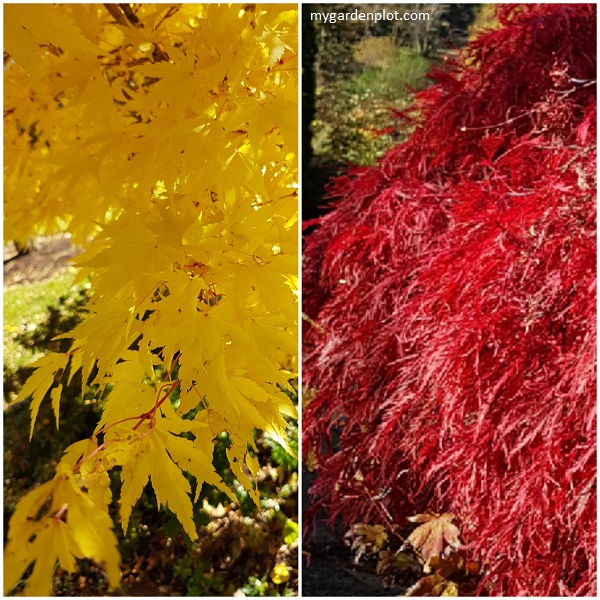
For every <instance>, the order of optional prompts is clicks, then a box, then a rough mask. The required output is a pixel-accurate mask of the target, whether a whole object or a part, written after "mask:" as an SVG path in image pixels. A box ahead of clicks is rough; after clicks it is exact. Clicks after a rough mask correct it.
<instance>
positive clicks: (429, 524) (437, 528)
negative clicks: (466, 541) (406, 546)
mask: <svg viewBox="0 0 600 600" xmlns="http://www.w3.org/2000/svg"><path fill="white" fill-rule="evenodd" d="M453 520H454V515H453V514H451V513H444V514H442V515H437V514H429V513H425V514H419V515H414V516H412V517H409V521H412V522H413V523H421V525H419V527H417V528H416V529H415V530H414V531H413V532H412V533H411V534H410V535H409V536H408V538H407V540H406V541H407V542H408V543H410V544H411V546H412V547H413V548H414V549H415V550H417V551H418V552H419V554H420V555H421V557H422V558H424V559H425V572H426V573H427V572H428V566H429V561H430V560H431V558H433V557H434V556H441V554H442V552H443V551H444V548H445V547H446V546H450V547H451V548H455V549H457V548H460V547H461V543H460V540H459V539H458V536H459V535H460V531H459V530H458V527H457V526H456V525H454V523H453V522H452V521H453Z"/></svg>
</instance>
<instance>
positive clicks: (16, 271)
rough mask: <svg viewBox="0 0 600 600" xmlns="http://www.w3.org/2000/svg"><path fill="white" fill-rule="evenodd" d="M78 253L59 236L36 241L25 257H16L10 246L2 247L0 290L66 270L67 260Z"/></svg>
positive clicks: (16, 253) (23, 255)
mask: <svg viewBox="0 0 600 600" xmlns="http://www.w3.org/2000/svg"><path fill="white" fill-rule="evenodd" d="M79 252H81V249H80V248H77V247H75V246H73V245H72V244H71V240H70V239H69V238H68V237H65V236H63V235H56V236H52V237H42V238H36V239H35V240H34V241H33V242H32V243H31V244H30V247H29V251H28V253H27V254H22V255H19V254H18V252H17V249H16V248H15V247H14V245H13V244H7V245H6V246H4V253H3V254H4V257H3V258H4V289H5V290H9V289H12V288H15V287H17V286H19V285H23V284H24V283H35V282H39V281H45V280H47V279H51V278H53V277H56V276H57V275H60V274H61V273H63V272H64V271H66V270H67V269H68V268H69V259H70V258H72V257H73V256H76V255H77V254H79Z"/></svg>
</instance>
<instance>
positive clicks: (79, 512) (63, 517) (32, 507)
mask: <svg viewBox="0 0 600 600" xmlns="http://www.w3.org/2000/svg"><path fill="white" fill-rule="evenodd" d="M40 513H41V515H40ZM32 515H38V517H37V518H36V517H32ZM9 526H10V528H9V536H8V543H7V545H6V548H5V551H4V593H5V594H6V593H7V592H8V591H10V589H12V588H13V587H14V585H15V584H16V583H17V582H18V581H19V579H20V578H21V576H22V575H23V573H24V571H25V570H26V569H27V567H28V566H29V564H31V563H32V562H34V561H35V564H34V567H33V571H32V573H31V575H30V577H29V579H28V583H27V586H26V588H25V594H26V595H28V596H49V595H50V588H51V584H52V576H53V574H54V568H55V566H56V563H57V562H58V563H59V564H60V566H61V568H63V569H65V570H66V571H68V572H71V573H72V572H74V571H75V570H76V566H77V565H76V562H75V559H76V558H85V557H87V558H91V559H93V560H95V561H96V562H98V563H100V564H102V565H103V566H104V568H105V570H106V573H107V575H108V579H109V582H110V585H112V586H113V587H116V586H118V584H119V581H120V579H121V573H120V570H119V561H120V556H119V551H118V548H117V546H118V543H117V539H116V537H115V534H114V533H113V531H112V529H111V527H112V519H111V518H110V516H109V514H108V513H107V512H105V511H104V510H102V509H101V507H99V506H98V505H96V504H94V502H92V500H91V499H90V497H89V496H88V495H87V494H85V493H84V492H82V491H81V490H80V489H79V487H78V486H77V484H76V481H75V476H74V475H73V472H72V470H71V469H70V467H69V466H68V465H67V464H66V463H64V462H61V463H60V464H59V466H58V468H57V473H56V476H55V477H54V479H53V480H52V481H49V482H47V483H45V484H43V485H41V486H39V487H38V488H36V489H34V490H32V491H31V492H29V493H28V494H27V495H26V496H25V497H24V498H23V499H22V500H21V501H20V502H19V503H18V504H17V508H16V509H15V512H14V514H13V515H12V517H11V519H10V523H9Z"/></svg>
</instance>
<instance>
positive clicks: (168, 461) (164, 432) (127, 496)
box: [103, 403, 235, 540]
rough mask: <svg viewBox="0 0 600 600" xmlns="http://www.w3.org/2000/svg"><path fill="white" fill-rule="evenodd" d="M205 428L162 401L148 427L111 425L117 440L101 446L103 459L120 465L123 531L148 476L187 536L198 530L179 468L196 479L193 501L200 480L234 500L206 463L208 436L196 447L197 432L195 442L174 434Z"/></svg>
mask: <svg viewBox="0 0 600 600" xmlns="http://www.w3.org/2000/svg"><path fill="white" fill-rule="evenodd" d="M165 413H166V416H165ZM206 427H207V426H206V425H204V424H202V423H195V422H193V421H184V420H183V419H180V418H179V417H177V416H176V415H175V411H174V410H173V408H172V407H170V405H169V404H168V403H166V404H165V405H163V407H161V410H160V411H157V414H156V419H155V422H154V425H153V426H152V427H151V428H149V427H148V425H147V424H144V425H143V426H142V427H140V429H139V430H137V431H135V430H132V429H128V428H126V427H119V428H115V436H116V439H117V440H118V441H116V443H114V444H111V445H110V446H109V447H107V450H106V452H105V453H104V454H103V457H104V458H105V459H106V460H108V461H109V462H111V463H113V464H119V465H122V466H123V469H122V472H121V480H122V482H123V486H122V489H121V499H120V504H121V511H120V514H121V524H122V526H123V531H124V532H127V526H128V523H129V517H130V515H131V511H132V508H133V505H134V504H135V502H136V501H137V500H138V498H139V497H140V496H141V494H142V491H143V490H144V487H145V485H146V483H147V482H148V479H150V481H151V483H152V487H153V488H154V492H155V493H156V499H157V501H158V503H159V504H160V505H163V506H167V507H168V508H169V510H170V511H171V512H173V513H174V514H175V515H176V516H177V518H178V519H179V521H180V522H181V524H182V526H183V528H184V530H185V532H186V533H187V534H188V535H189V536H190V538H191V539H192V540H195V539H197V537H198V533H197V532H196V526H195V525H194V521H193V518H192V513H193V505H192V501H191V499H190V493H191V486H190V483H189V481H188V480H187V479H186V478H185V476H184V474H183V473H182V471H183V472H189V473H190V474H191V475H193V476H194V477H196V479H197V488H196V490H197V491H196V500H197V499H198V496H199V494H200V490H201V488H202V484H203V483H204V482H206V483H209V484H210V485H214V486H215V487H217V488H218V489H220V490H221V491H222V492H223V493H225V494H226V495H227V496H229V497H230V498H231V499H232V500H233V501H234V502H235V496H234V495H233V493H232V492H231V490H230V489H229V488H227V486H225V485H224V484H223V482H222V480H221V478H220V477H219V476H218V475H217V473H216V472H215V471H214V468H213V466H212V450H213V445H212V436H211V437H210V438H207V437H204V439H203V441H204V445H203V446H200V442H199V439H202V438H201V435H198V436H197V439H196V442H197V443H195V442H194V441H192V440H190V439H187V438H184V437H179V435H178V434H180V433H183V432H190V433H194V432H195V430H198V429H204V428H206Z"/></svg>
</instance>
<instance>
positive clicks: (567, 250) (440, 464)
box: [303, 4, 596, 596]
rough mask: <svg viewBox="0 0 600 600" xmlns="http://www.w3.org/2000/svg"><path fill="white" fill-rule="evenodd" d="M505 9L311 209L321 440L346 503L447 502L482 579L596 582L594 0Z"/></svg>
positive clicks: (349, 511) (432, 508)
mask: <svg viewBox="0 0 600 600" xmlns="http://www.w3.org/2000/svg"><path fill="white" fill-rule="evenodd" d="M498 18H499V22H500V26H499V28H497V29H494V30H491V31H487V32H484V33H483V34H482V35H480V36H479V37H477V38H476V39H474V40H473V41H472V42H471V43H470V44H469V45H468V47H467V48H466V49H465V50H464V51H463V52H462V53H461V55H460V57H459V59H458V60H456V61H448V62H447V64H446V65H445V67H444V68H443V69H438V70H434V71H433V72H432V73H431V77H432V78H433V80H434V85H433V86H432V87H430V88H428V89H427V90H425V91H422V92H420V93H418V94H417V96H416V100H415V103H414V105H413V106H412V108H411V110H410V111H407V112H405V113H402V114H399V115H398V118H399V119H406V120H407V121H408V122H409V123H412V124H414V125H415V131H414V133H413V134H412V135H411V137H410V138H409V139H408V140H407V141H406V142H405V143H402V144H401V145H399V146H397V147H395V148H393V149H392V150H390V151H388V153H387V154H386V155H385V157H384V158H383V159H382V160H381V161H380V162H379V163H378V164H377V165H376V166H375V167H369V168H356V169H353V170H351V171H349V172H348V174H347V175H345V176H343V177H340V178H338V179H336V180H334V181H333V182H332V183H331V184H330V187H329V196H330V198H331V209H330V210H329V212H327V214H325V216H323V217H322V218H320V219H318V220H317V221H316V222H313V223H311V225H312V226H314V230H313V231H312V232H311V233H310V235H307V237H306V240H305V244H304V259H303V262H304V264H303V267H304V278H303V310H304V312H305V313H306V315H307V319H306V321H305V322H304V327H303V341H304V359H303V360H304V363H303V365H304V366H303V382H304V385H305V387H307V388H309V389H310V390H311V394H314V396H313V397H312V399H311V400H310V402H309V403H308V406H307V408H306V410H305V413H304V419H303V423H304V429H305V438H304V439H305V444H304V451H305V452H306V453H310V455H311V456H310V460H311V461H312V463H313V464H314V463H316V462H318V470H317V473H316V480H315V483H314V485H313V487H312V490H311V491H312V494H313V496H314V498H315V500H316V502H317V504H316V506H324V507H326V508H327V509H328V510H329V515H330V517H331V519H332V520H333V519H335V518H336V517H337V516H340V517H341V518H342V519H343V520H344V521H345V522H346V523H347V524H348V525H350V524H352V523H354V522H356V521H362V522H365V523H381V521H382V518H381V514H385V515H389V517H390V519H391V520H393V522H394V523H397V524H399V525H403V524H405V523H406V519H407V517H410V516H412V515H414V514H415V513H425V512H429V513H436V514H438V513H439V514H441V513H452V514H453V515H454V517H455V523H456V525H457V526H458V527H459V529H460V540H461V542H462V549H461V552H466V553H467V554H468V555H469V556H470V557H471V558H474V559H476V560H478V561H479V562H480V564H481V569H482V573H483V574H484V576H483V579H482V584H481V586H480V591H482V590H483V587H484V586H485V589H486V590H487V593H490V594H493V595H539V596H546V595H571V594H573V595H595V594H596V373H595V359H596V326H595V319H596V308H595V307H596V222H595V219H596V211H595V198H596V7H595V5H591V4H575V5H561V4H527V5H522V6H520V5H510V6H508V5H506V6H501V7H500V8H499V10H498ZM334 440H335V441H334ZM357 449H359V451H357Z"/></svg>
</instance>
